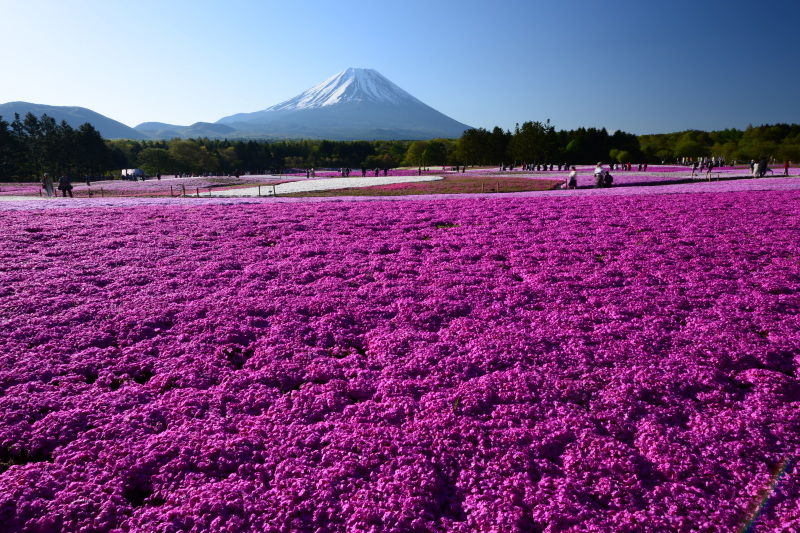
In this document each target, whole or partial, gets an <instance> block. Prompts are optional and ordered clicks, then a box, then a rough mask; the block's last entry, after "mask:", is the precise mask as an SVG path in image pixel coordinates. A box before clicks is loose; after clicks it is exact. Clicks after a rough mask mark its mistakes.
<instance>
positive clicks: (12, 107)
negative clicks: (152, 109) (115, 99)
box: [0, 102, 147, 140]
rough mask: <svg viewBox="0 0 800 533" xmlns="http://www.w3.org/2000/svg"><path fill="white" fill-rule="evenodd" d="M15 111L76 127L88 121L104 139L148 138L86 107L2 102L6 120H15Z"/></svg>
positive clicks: (22, 116)
mask: <svg viewBox="0 0 800 533" xmlns="http://www.w3.org/2000/svg"><path fill="white" fill-rule="evenodd" d="M14 113H19V116H20V118H24V117H25V115H27V114H28V113H33V114H34V115H36V116H37V117H41V116H42V115H47V116H49V117H53V118H54V119H55V121H56V122H57V123H59V124H60V123H61V121H62V120H63V121H66V123H67V124H69V125H70V126H72V127H73V128H76V129H77V128H79V127H80V126H81V125H82V124H84V123H86V122H88V123H89V124H91V125H92V126H94V129H96V130H97V131H99V132H100V135H102V136H103V138H104V139H136V140H143V139H146V138H147V136H146V135H144V134H143V133H140V132H138V131H136V130H135V129H133V128H131V127H129V126H126V125H125V124H123V123H122V122H117V121H116V120H113V119H110V118H108V117H105V116H103V115H101V114H100V113H95V112H94V111H92V110H91V109H86V108H85V107H69V106H52V105H44V104H32V103H29V102H8V103H6V104H0V117H3V120H5V121H6V122H11V121H12V120H14Z"/></svg>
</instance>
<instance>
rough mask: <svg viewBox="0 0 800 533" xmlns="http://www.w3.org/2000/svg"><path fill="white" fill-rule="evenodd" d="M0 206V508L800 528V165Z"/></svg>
mask: <svg viewBox="0 0 800 533" xmlns="http://www.w3.org/2000/svg"><path fill="white" fill-rule="evenodd" d="M0 220H2V223H3V224H2V228H3V229H2V233H3V246H2V247H0V317H2V318H0V413H2V415H3V416H2V418H0V470H2V472H0V524H2V525H3V526H2V529H3V531H7V532H34V531H36V532H49V531H65V532H66V531H70V532H72V531H92V532H129V531H130V532H150V531H162V532H177V531H198V532H199V531H227V532H239V531H265V532H276V533H277V532H288V531H302V532H306V531H307V532H315V531H318V532H382V531H416V532H428V531H437V532H445V531H457V532H473V531H486V532H489V531H497V532H512V533H513V532H520V533H521V532H531V531H538V532H548V533H550V532H557V531H573V532H578V531H598V532H600V531H602V532H608V531H622V532H641V531H644V532H663V531H686V532H688V531H708V532H712V531H735V530H737V528H740V527H741V525H742V524H743V523H744V522H745V521H746V520H747V519H748V518H749V516H750V515H751V513H752V510H753V509H755V507H754V502H755V504H756V506H757V504H758V502H759V501H760V498H762V497H763V495H764V490H765V488H769V487H770V486H771V483H772V481H773V478H774V472H775V469H776V467H778V466H779V465H781V464H787V463H785V462H786V461H789V463H788V464H790V465H791V466H790V467H789V468H788V469H787V471H786V474H785V475H784V476H783V477H782V479H781V480H780V483H779V484H778V485H777V486H776V487H775V490H774V491H772V493H771V494H769V496H770V497H769V500H768V504H767V505H766V506H765V507H764V510H763V513H762V514H761V516H760V517H759V518H758V520H757V522H756V524H755V529H754V531H796V530H798V529H800V513H799V512H798V508H797V501H798V499H800V479H798V472H797V469H796V463H793V461H796V459H797V456H798V451H799V450H800V409H799V407H800V382H798V377H797V370H798V363H800V333H798V332H800V320H799V317H800V315H799V314H798V309H800V297H799V296H798V282H800V239H799V238H798V235H799V234H800V232H799V231H798V230H800V227H799V226H798V224H799V223H798V221H799V220H800V198H799V197H798V195H797V192H796V191H766V192H758V191H749V192H727V193H725V192H723V193H708V194H685V195H640V196H571V197H549V198H539V197H532V198H505V199H502V198H501V199H494V198H492V199H482V198H474V199H465V200H440V201H430V200H429V201H411V200H408V201H399V202H398V201H395V202H384V201H376V202H369V203H363V202H351V203H343V202H339V203H333V202H328V203H325V202H297V203H274V202H273V203H263V204H256V203H252V204H234V205H211V204H207V205H197V206H194V207H192V206H186V205H179V206H162V205H149V206H148V205H142V206H140V207H127V208H118V209H115V208H103V209H88V208H86V209H53V210H16V211H13V210H9V211H2V212H0Z"/></svg>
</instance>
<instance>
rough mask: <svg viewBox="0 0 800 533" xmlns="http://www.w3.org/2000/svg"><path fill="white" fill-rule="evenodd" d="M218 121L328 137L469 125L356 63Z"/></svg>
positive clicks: (416, 134) (244, 128) (432, 133)
mask: <svg viewBox="0 0 800 533" xmlns="http://www.w3.org/2000/svg"><path fill="white" fill-rule="evenodd" d="M217 124H227V125H229V126H232V127H234V128H236V129H237V130H238V131H240V132H242V133H249V134H251V135H257V134H260V135H265V136H269V137H310V138H324V139H331V140H358V139H364V140H371V139H432V138H435V137H450V138H452V137H460V136H461V134H462V133H463V132H464V130H466V129H469V126H467V125H465V124H462V123H460V122H458V121H455V120H453V119H451V118H450V117H448V116H446V115H444V114H442V113H440V112H439V111H436V110H435V109H433V108H432V107H430V106H428V105H426V104H424V103H423V102H421V101H420V100H418V99H417V98H415V97H413V96H412V95H410V94H409V93H407V92H406V91H404V90H403V89H401V88H400V87H398V86H397V85H395V84H394V83H392V82H391V81H389V80H388V79H386V78H385V77H384V76H382V75H381V74H380V73H378V72H377V71H375V70H372V69H355V68H349V69H347V70H345V71H342V72H340V73H338V74H336V75H335V76H332V77H330V78H328V79H327V80H325V81H324V82H322V83H320V84H319V85H316V86H315V87H312V88H311V89H309V90H307V91H305V92H303V93H301V94H299V95H298V96H296V97H294V98H291V99H289V100H286V101H284V102H281V103H279V104H277V105H274V106H272V107H268V108H267V109H264V110H263V111H257V112H255V113H239V114H236V115H231V116H229V117H224V118H222V119H220V120H218V121H217Z"/></svg>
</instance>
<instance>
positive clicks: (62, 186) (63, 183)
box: [42, 172, 74, 198]
mask: <svg viewBox="0 0 800 533" xmlns="http://www.w3.org/2000/svg"><path fill="white" fill-rule="evenodd" d="M42 189H44V192H45V194H46V195H47V197H48V198H51V197H53V196H58V193H56V192H55V190H53V178H51V177H50V174H48V173H46V172H45V174H44V176H43V177H42ZM58 190H59V191H61V193H62V194H63V195H64V198H66V197H67V194H69V197H70V198H74V196H72V181H71V180H70V179H69V176H67V174H66V173H63V172H62V173H61V177H60V178H58Z"/></svg>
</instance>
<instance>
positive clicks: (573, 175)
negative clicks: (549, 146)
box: [564, 165, 578, 189]
mask: <svg viewBox="0 0 800 533" xmlns="http://www.w3.org/2000/svg"><path fill="white" fill-rule="evenodd" d="M564 166H566V165H564ZM570 188H572V189H577V188H578V170H577V169H576V168H575V167H572V169H571V172H570V173H569V177H568V178H567V189H570Z"/></svg>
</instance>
